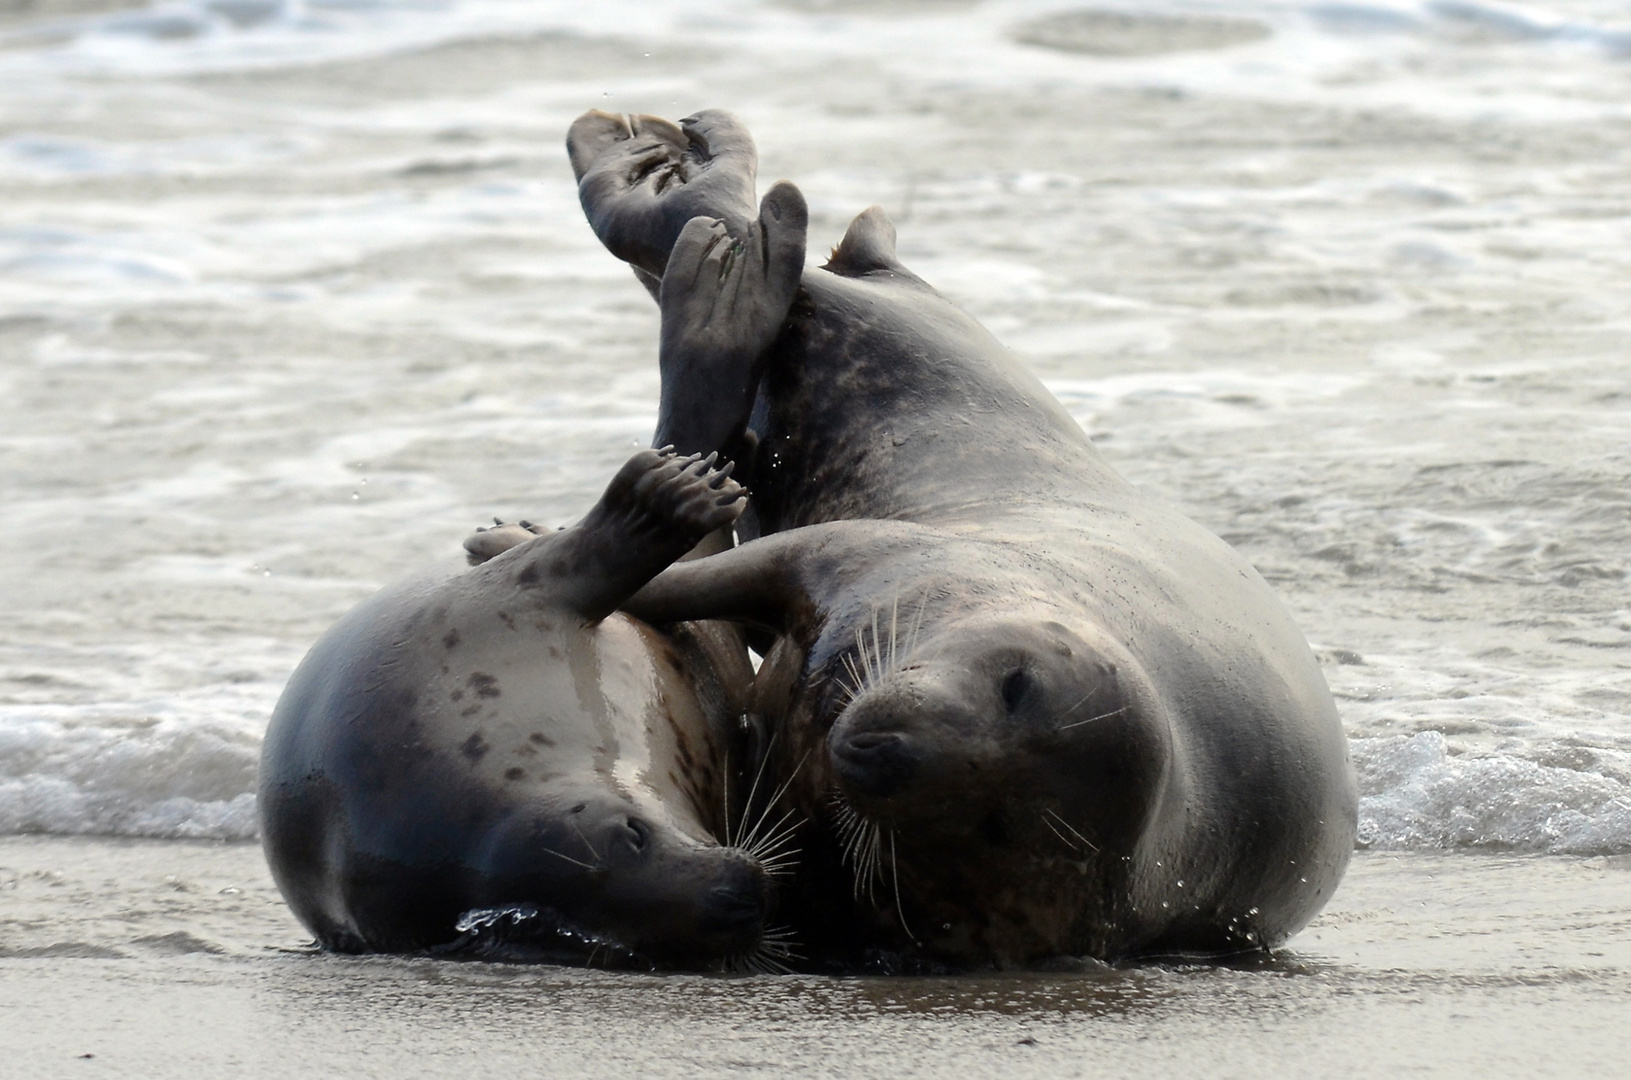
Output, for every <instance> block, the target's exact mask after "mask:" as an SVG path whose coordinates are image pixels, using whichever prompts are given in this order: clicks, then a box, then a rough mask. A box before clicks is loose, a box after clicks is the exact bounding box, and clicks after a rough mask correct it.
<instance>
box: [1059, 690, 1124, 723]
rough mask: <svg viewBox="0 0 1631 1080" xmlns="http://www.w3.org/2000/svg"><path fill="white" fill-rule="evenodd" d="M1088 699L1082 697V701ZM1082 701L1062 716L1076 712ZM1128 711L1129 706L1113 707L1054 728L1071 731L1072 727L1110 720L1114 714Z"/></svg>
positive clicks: (1117, 714)
mask: <svg viewBox="0 0 1631 1080" xmlns="http://www.w3.org/2000/svg"><path fill="white" fill-rule="evenodd" d="M1091 696H1092V695H1091V694H1089V695H1088V697H1091ZM1086 700H1087V698H1083V699H1082V701H1086ZM1081 703H1082V702H1081V701H1078V702H1077V703H1076V704H1075V705H1072V706H1071V707H1070V708H1068V709H1066V710H1065V711H1064V712H1063V713H1061V714H1060V715H1061V716H1069V715H1070V714H1071V713H1073V712H1075V711H1076V709H1077V708H1078V707H1080V705H1081ZM1126 711H1127V706H1125V705H1123V706H1122V707H1121V708H1119V709H1111V710H1110V711H1109V712H1107V713H1100V714H1099V715H1097V716H1090V717H1088V718H1087V719H1086V720H1078V721H1076V722H1075V723H1074V724H1060V725H1058V726H1057V727H1055V728H1054V729H1053V730H1055V731H1069V730H1070V729H1071V728H1078V727H1081V726H1082V725H1083V724H1091V723H1093V722H1094V721H1096V720H1108V719H1110V718H1111V717H1112V716H1119V715H1120V714H1121V713H1124V712H1126Z"/></svg>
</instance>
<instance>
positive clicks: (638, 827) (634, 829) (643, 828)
mask: <svg viewBox="0 0 1631 1080" xmlns="http://www.w3.org/2000/svg"><path fill="white" fill-rule="evenodd" d="M623 825H624V828H625V829H626V830H627V837H626V838H627V840H628V843H629V846H630V847H632V848H633V849H634V850H635V851H643V850H645V846H646V841H647V840H650V839H651V829H650V828H649V827H648V826H647V825H646V823H645V822H643V821H641V820H639V819H638V818H628V819H627V820H625V821H624V822H623Z"/></svg>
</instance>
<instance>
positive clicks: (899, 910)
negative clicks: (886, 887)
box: [889, 829, 917, 941]
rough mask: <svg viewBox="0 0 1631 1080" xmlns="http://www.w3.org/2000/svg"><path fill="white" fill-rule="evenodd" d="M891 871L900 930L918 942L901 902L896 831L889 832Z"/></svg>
mask: <svg viewBox="0 0 1631 1080" xmlns="http://www.w3.org/2000/svg"><path fill="white" fill-rule="evenodd" d="M889 870H890V873H891V875H892V876H893V877H894V879H895V914H897V915H899V916H900V928H901V929H902V930H904V931H906V936H907V937H909V938H911V939H912V940H913V941H916V940H917V935H916V934H914V933H912V928H911V927H910V926H907V925H906V909H905V908H904V907H902V906H901V902H900V860H899V859H897V858H895V830H894V829H890V830H889Z"/></svg>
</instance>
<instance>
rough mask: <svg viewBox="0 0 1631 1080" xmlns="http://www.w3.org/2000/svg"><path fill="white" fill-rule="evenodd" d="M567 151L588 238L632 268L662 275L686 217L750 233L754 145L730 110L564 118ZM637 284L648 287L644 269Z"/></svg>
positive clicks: (594, 113)
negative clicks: (671, 117)
mask: <svg viewBox="0 0 1631 1080" xmlns="http://www.w3.org/2000/svg"><path fill="white" fill-rule="evenodd" d="M566 149H567V154H568V155H569V156H570V157H571V159H572V171H573V173H574V174H575V175H576V176H577V178H578V198H579V200H580V201H581V202H582V203H583V211H584V213H585V214H586V215H588V218H589V224H590V226H591V227H592V228H593V229H594V230H595V235H596V236H598V237H600V242H601V243H603V244H605V245H606V248H607V250H609V251H610V252H611V253H612V254H613V255H616V256H617V257H618V258H620V259H622V260H623V261H625V262H627V263H630V264H632V265H633V266H634V267H635V269H636V273H637V274H638V273H639V272H640V271H644V272H645V274H646V275H655V276H658V277H660V276H661V275H662V273H663V268H664V266H666V265H667V262H668V253H669V251H671V250H672V249H673V247H674V242H675V241H676V240H677V239H679V235H680V232H681V230H683V229H684V228H685V224H686V222H688V221H690V220H691V219H692V218H694V217H704V216H705V217H711V218H718V219H719V220H721V221H723V222H724V223H725V227H726V229H727V230H729V232H730V234H731V235H732V236H734V237H736V238H737V239H739V240H740V239H746V237H747V236H748V234H749V233H750V232H751V231H752V228H753V225H754V222H755V219H756V215H755V214H754V212H753V207H754V202H755V199H754V178H755V176H756V174H757V172H758V167H759V157H758V152H757V150H756V149H755V148H754V145H753V137H752V136H751V135H749V134H748V131H747V129H746V128H745V127H743V126H742V125H741V123H740V122H738V121H737V119H736V118H735V117H734V116H732V115H731V114H730V113H728V112H724V111H722V110H719V109H706V110H704V111H702V112H699V113H697V114H696V115H695V116H688V117H686V118H685V119H684V120H681V121H680V122H679V123H678V124H677V125H676V124H674V123H672V122H670V121H668V120H664V119H662V118H661V117H656V116H617V115H614V114H612V113H604V112H599V111H598V110H597V111H592V112H587V113H585V114H584V115H582V116H580V117H578V119H577V120H576V121H575V122H574V123H573V124H572V128H571V130H570V131H569V132H568V133H567V136H566ZM641 281H642V283H644V284H646V286H647V287H648V288H649V287H650V284H651V283H650V281H649V279H648V278H647V277H646V276H641Z"/></svg>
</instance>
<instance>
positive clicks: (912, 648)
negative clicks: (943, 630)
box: [906, 589, 929, 656]
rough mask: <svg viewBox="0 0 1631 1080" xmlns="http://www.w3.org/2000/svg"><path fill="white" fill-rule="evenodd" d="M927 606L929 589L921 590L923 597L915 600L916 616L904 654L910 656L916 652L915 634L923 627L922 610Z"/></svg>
mask: <svg viewBox="0 0 1631 1080" xmlns="http://www.w3.org/2000/svg"><path fill="white" fill-rule="evenodd" d="M928 606H929V590H927V589H924V590H923V599H921V600H919V601H918V602H917V616H916V618H914V619H913V620H912V635H911V640H910V641H908V642H907V643H906V655H907V656H911V655H913V654H914V653H916V652H917V635H918V632H919V631H920V630H922V629H923V612H924V609H926V608H927V607H928Z"/></svg>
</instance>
